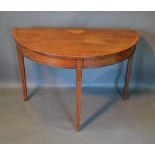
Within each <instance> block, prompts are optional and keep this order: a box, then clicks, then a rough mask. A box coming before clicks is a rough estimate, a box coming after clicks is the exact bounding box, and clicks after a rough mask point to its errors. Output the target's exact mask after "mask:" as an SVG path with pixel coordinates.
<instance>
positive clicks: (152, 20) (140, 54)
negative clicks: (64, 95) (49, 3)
mask: <svg viewBox="0 0 155 155" xmlns="http://www.w3.org/2000/svg"><path fill="white" fill-rule="evenodd" d="M15 27H76V28H77V27H80V28H81V27H83V28H128V29H134V30H137V31H138V32H139V34H140V36H141V38H140V41H139V43H138V46H137V49H136V53H135V57H134V63H133V71H132V78H131V83H130V84H131V85H130V86H131V87H132V86H134V87H136V88H154V86H155V12H52V11H51V12H0V87H18V86H19V82H20V80H19V72H18V62H17V52H16V45H15V42H14V40H13V37H12V30H13V28H15ZM25 65H26V76H27V82H28V86H32V87H33V86H41V87H44V86H45V87H64V86H75V71H74V70H67V69H58V68H49V67H46V66H43V65H38V64H36V63H35V62H32V61H30V60H28V59H25ZM125 71H126V61H124V62H122V63H119V64H116V65H112V66H108V67H102V68H97V69H87V70H83V86H103V87H104V86H106V87H107V86H108V87H115V86H116V85H120V86H122V85H123V84H124V77H125Z"/></svg>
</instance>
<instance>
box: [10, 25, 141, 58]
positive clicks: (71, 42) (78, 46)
mask: <svg viewBox="0 0 155 155" xmlns="http://www.w3.org/2000/svg"><path fill="white" fill-rule="evenodd" d="M13 35H14V38H15V41H16V42H17V43H18V44H19V45H21V46H23V47H25V48H26V49H29V50H32V51H33V52H37V53H38V54H39V53H40V54H44V55H48V56H55V57H61V58H81V59H85V58H96V57H102V56H107V55H115V54H117V53H120V52H124V51H126V50H127V49H129V48H132V47H133V46H135V44H136V43H137V41H138V39H139V35H138V33H137V32H136V31H132V30H126V29H79V28H78V29H76V28H75V29H73V28H71V29H68V28H16V29H14V31H13Z"/></svg>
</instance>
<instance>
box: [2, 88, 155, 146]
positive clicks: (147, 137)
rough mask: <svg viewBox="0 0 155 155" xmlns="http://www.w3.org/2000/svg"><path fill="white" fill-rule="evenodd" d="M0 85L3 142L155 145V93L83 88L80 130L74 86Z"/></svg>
mask: <svg viewBox="0 0 155 155" xmlns="http://www.w3.org/2000/svg"><path fill="white" fill-rule="evenodd" d="M29 92H30V99H29V101H28V102H26V103H25V102H23V101H22V98H21V91H20V89H17V88H16V89H13V88H12V89H0V143H155V91H151V90H143V91H138V90H132V91H131V96H130V98H129V99H128V100H127V101H123V100H122V99H121V97H120V95H119V93H118V91H117V90H116V89H110V88H95V87H93V88H83V96H82V107H81V108H82V113H81V119H82V122H81V128H82V130H81V132H78V133H77V132H75V130H74V128H73V120H74V113H75V102H74V101H75V88H51V89H45V88H44V89H43V88H42V89H37V90H33V89H31V90H29Z"/></svg>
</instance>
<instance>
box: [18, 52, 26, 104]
mask: <svg viewBox="0 0 155 155" xmlns="http://www.w3.org/2000/svg"><path fill="white" fill-rule="evenodd" d="M17 55H18V64H19V71H20V79H21V84H22V92H23V99H24V101H27V99H28V97H27V87H26V76H25V65H24V57H23V55H22V53H21V52H20V51H19V50H18V52H17Z"/></svg>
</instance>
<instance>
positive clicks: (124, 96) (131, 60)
mask: <svg viewBox="0 0 155 155" xmlns="http://www.w3.org/2000/svg"><path fill="white" fill-rule="evenodd" d="M133 56H134V53H133V54H132V55H131V56H130V57H129V58H128V64H127V70H126V77H125V85H124V90H123V99H124V100H126V99H127V98H128V87H129V81H130V77H131V71H132V63H133Z"/></svg>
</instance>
